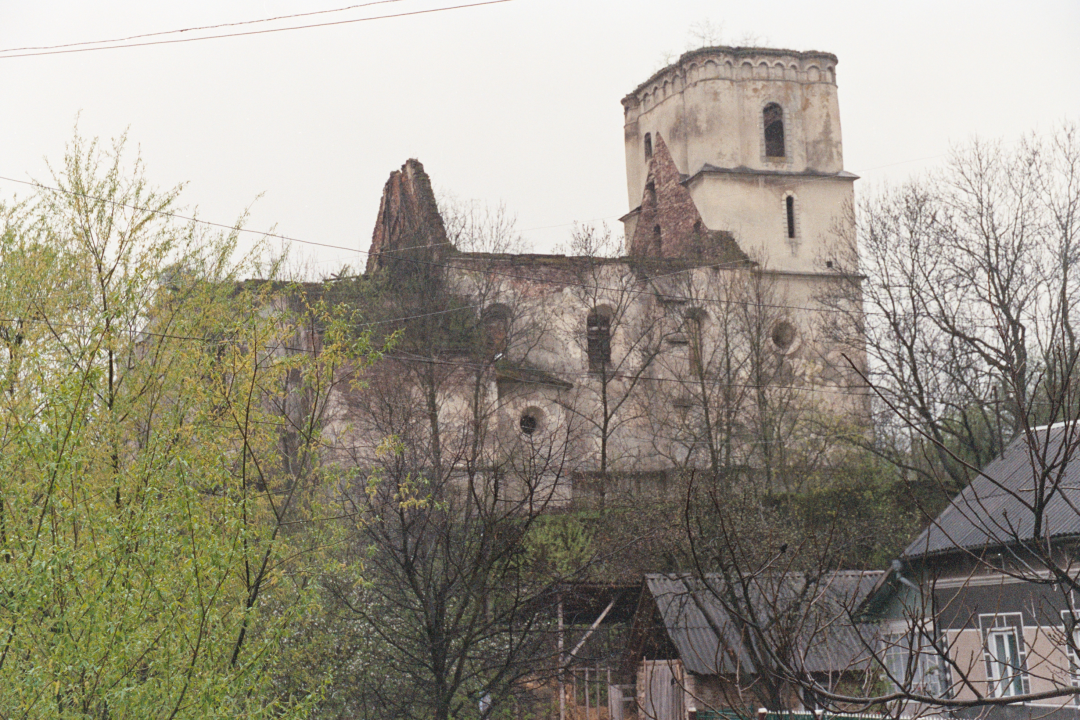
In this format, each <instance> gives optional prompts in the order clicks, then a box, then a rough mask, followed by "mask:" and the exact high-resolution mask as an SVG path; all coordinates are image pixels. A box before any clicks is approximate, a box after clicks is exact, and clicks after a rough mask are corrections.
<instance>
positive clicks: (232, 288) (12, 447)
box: [0, 138, 368, 718]
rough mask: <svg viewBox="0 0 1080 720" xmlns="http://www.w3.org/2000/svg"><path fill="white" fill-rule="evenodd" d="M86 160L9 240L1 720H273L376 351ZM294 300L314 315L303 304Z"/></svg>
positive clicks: (129, 182)
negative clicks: (333, 400) (338, 422)
mask: <svg viewBox="0 0 1080 720" xmlns="http://www.w3.org/2000/svg"><path fill="white" fill-rule="evenodd" d="M123 145H124V141H123V139H121V140H120V141H118V142H115V143H114V144H113V145H112V147H110V148H103V147H101V146H99V145H98V143H97V142H87V141H84V140H82V139H79V138H76V139H75V140H74V141H73V143H72V144H71V145H70V146H69V147H68V152H67V154H66V157H65V159H64V163H63V166H62V167H60V168H59V169H57V170H54V173H53V175H54V177H53V180H52V183H51V185H52V186H53V187H52V188H44V187H43V188H42V189H41V190H40V191H39V192H38V193H37V194H36V195H35V196H34V197H32V198H31V199H30V200H28V201H25V202H23V203H20V204H16V205H14V206H10V207H6V208H3V216H2V219H3V223H4V224H3V227H2V236H0V345H2V352H0V355H2V361H0V387H2V393H0V716H3V717H62V718H69V717H70V718H76V717H80V718H81V717H101V718H105V717H108V718H124V717H132V718H135V717H139V718H143V717H170V718H171V717H176V718H180V717H186V718H207V717H262V716H275V717H278V716H287V715H289V714H290V712H294V711H295V712H299V711H301V710H303V702H302V701H303V698H288V697H276V696H274V694H272V693H271V692H270V690H271V684H270V680H271V678H272V676H273V672H274V669H275V663H276V659H277V657H278V655H279V652H278V650H279V647H280V644H281V641H282V640H283V638H285V636H286V635H287V634H288V632H289V630H290V626H291V624H292V623H293V621H294V619H295V617H296V616H298V615H299V614H301V613H303V612H305V610H306V608H308V606H309V604H310V603H311V602H312V601H313V598H314V595H313V593H311V592H310V590H309V589H308V588H309V585H310V583H309V582H307V578H308V577H309V575H310V572H311V568H310V564H311V562H312V560H313V558H315V557H316V556H315V555H314V552H313V548H314V546H315V545H316V544H317V543H318V533H315V532H298V531H297V530H296V528H300V527H305V526H306V525H307V523H306V521H308V520H310V519H312V517H313V516H317V515H318V513H319V506H320V503H321V495H322V493H321V492H320V489H319V488H320V483H323V482H325V481H326V480H327V478H326V477H325V473H324V470H323V469H322V468H321V467H320V463H319V461H318V455H317V452H316V451H317V450H318V449H319V443H320V437H321V432H320V430H321V425H322V421H323V418H324V409H323V408H324V403H325V402H326V399H327V397H328V396H329V394H330V392H331V391H332V390H333V388H334V386H335V384H336V383H338V382H341V377H342V376H343V373H342V369H343V368H346V367H350V366H353V365H355V364H356V363H357V362H360V361H362V360H363V358H364V356H365V354H366V353H367V352H368V348H367V346H366V344H365V338H364V337H363V336H358V335H357V334H356V333H355V331H350V330H349V329H348V326H349V324H348V323H347V322H345V321H346V320H347V318H342V317H335V316H334V314H333V313H331V312H330V311H329V309H328V308H327V306H326V305H324V304H322V303H320V302H319V301H318V300H316V299H310V300H308V301H306V302H298V301H296V300H289V299H288V298H289V297H290V295H289V288H288V287H287V286H285V285H283V284H280V283H277V284H270V283H264V282H258V283H257V282H251V281H247V282H241V278H243V277H244V276H250V275H252V274H255V273H258V272H265V271H267V270H269V271H270V272H271V273H272V272H273V270H274V268H273V267H269V268H267V267H260V266H259V265H258V264H257V263H256V257H257V256H256V255H251V256H248V257H246V258H243V259H241V260H239V261H234V260H233V257H234V255H235V254H236V253H235V251H236V243H237V234H238V231H233V232H226V233H217V234H207V233H206V232H204V231H203V229H202V226H201V225H200V224H199V223H197V222H193V221H192V222H189V221H181V220H179V219H178V218H177V217H176V215H175V213H176V212H177V208H176V203H177V197H178V191H179V188H177V189H173V190H168V191H159V190H157V189H154V188H152V187H151V186H150V185H149V184H148V183H147V181H146V180H145V179H144V175H143V168H142V165H141V163H140V162H138V161H136V162H135V163H134V168H133V171H129V170H126V169H125V168H126V165H125V162H124V160H123ZM293 297H295V296H293Z"/></svg>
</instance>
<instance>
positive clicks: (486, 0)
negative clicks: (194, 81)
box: [0, 0, 511, 60]
mask: <svg viewBox="0 0 1080 720" xmlns="http://www.w3.org/2000/svg"><path fill="white" fill-rule="evenodd" d="M384 1H386V2H389V1H391V0H384ZM505 2H511V0H483V1H482V2H474V3H468V4H464V5H449V6H445V7H438V8H429V9H427V10H412V11H409V12H400V13H393V14H391V15H377V16H375V17H363V18H353V19H351V20H333V21H330V22H321V23H311V24H309V25H293V26H290V27H283V28H268V29H266V30H248V31H245V32H235V33H223V34H221V35H204V36H202V37H191V38H175V39H171V40H152V41H150V42H135V43H124V44H120V45H105V46H101V47H71V48H61V49H56V50H38V51H33V52H20V53H17V54H11V55H2V56H0V60H8V59H11V58H23V57H35V56H39V55H65V54H68V53H81V52H94V51H97V50H119V49H122V48H132V47H147V46H150V45H173V44H176V43H188V42H197V41H199V40H220V39H222V38H232V37H244V36H248V35H265V34H268V33H278V32H286V31H289V30H307V29H310V28H319V27H331V26H334V25H350V24H352V23H360V22H368V21H370V20H389V19H391V18H401V17H412V16H414V15H428V14H431V13H437V12H445V11H448V10H463V9H466V8H474V7H482V6H484V5H498V4H500V3H505ZM372 4H375V3H372ZM177 32H180V31H177Z"/></svg>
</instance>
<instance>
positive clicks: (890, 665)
mask: <svg viewBox="0 0 1080 720" xmlns="http://www.w3.org/2000/svg"><path fill="white" fill-rule="evenodd" d="M883 640H884V643H885V672H886V679H887V680H888V681H889V683H890V684H891V685H892V686H893V689H894V690H900V689H901V688H903V689H906V690H910V691H913V692H917V693H921V694H926V695H930V696H932V697H944V696H945V694H946V689H947V688H948V682H947V680H946V676H947V672H948V670H947V668H946V667H945V664H944V663H943V662H942V658H941V657H940V654H939V652H938V650H937V649H936V648H935V647H934V644H933V643H932V642H931V641H930V639H929V638H928V637H926V636H925V635H924V634H923V633H913V632H911V631H910V630H909V631H908V632H902V633H889V634H886V635H885V636H884V637H883ZM913 646H914V647H915V648H916V650H915V655H916V657H915V658H914V659H913V658H912V647H913Z"/></svg>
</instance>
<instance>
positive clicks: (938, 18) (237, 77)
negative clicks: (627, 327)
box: [0, 0, 1080, 273]
mask: <svg viewBox="0 0 1080 720" xmlns="http://www.w3.org/2000/svg"><path fill="white" fill-rule="evenodd" d="M359 1H362V0H351V2H350V0H337V1H335V0H304V1H301V0H273V1H264V2H256V1H254V0H233V1H231V2H220V1H218V2H207V1H204V0H190V1H188V2H184V3H169V4H165V3H152V2H146V0H139V1H136V0H123V1H122V0H101V1H99V2H85V1H83V2H75V1H74V0H72V1H68V2H58V1H51V0H36V1H34V2H30V1H29V0H21V1H20V0H0V50H4V49H10V48H21V47H27V46H46V45H48V46H52V45H58V44H63V43H74V42H83V41H91V40H105V39H111V38H120V37H126V36H130V35H135V34H142V33H151V32H158V31H165V30H174V29H181V28H191V27H196V26H204V25H213V24H218V23H230V22H239V21H245V20H255V19H260V18H267V17H272V16H276V15H283V14H290V13H302V12H311V11H315V10H330V9H335V8H341V7H345V6H347V5H350V4H355V3H356V2H359ZM482 1H483V0H387V1H385V2H383V3H380V4H376V5H372V6H369V7H362V8H356V9H353V10H350V11H347V12H340V13H330V14H324V15H317V16H310V17H306V18H294V19H292V20H286V21H281V22H278V23H273V24H270V25H248V26H240V27H234V28H227V29H222V30H218V31H214V32H245V31H252V30H259V29H267V28H277V27H286V26H290V25H299V24H311V23H317V22H335V21H342V20H353V19H356V18H363V17H374V16H379V15H389V14H396V13H411V12H416V11H420V10H428V9H434V8H440V7H448V6H454V5H462V4H468V3H474V2H482ZM705 22H708V23H711V25H712V26H713V27H714V28H719V29H720V30H721V32H722V38H721V39H722V41H723V42H724V43H725V44H737V43H740V42H742V41H745V40H747V39H756V40H757V41H758V42H759V43H760V44H764V45H769V46H773V47H786V48H793V49H797V50H811V49H813V50H825V51H829V52H832V53H835V54H836V55H837V56H838V57H839V59H840V64H839V67H838V72H837V80H838V85H839V93H840V111H841V118H842V126H843V127H842V131H843V140H844V156H845V165H846V167H847V169H848V170H851V171H852V172H855V173H857V174H859V175H861V176H862V177H863V178H864V180H863V181H861V182H860V183H857V184H856V192H859V191H860V188H862V189H864V190H865V189H869V188H870V187H871V186H872V185H873V184H875V183H880V182H882V181H886V180H887V181H889V182H899V181H902V180H903V179H904V178H906V177H908V176H909V175H910V174H911V173H915V172H920V171H923V170H925V169H926V168H928V167H931V166H933V165H934V164H937V163H940V162H941V161H942V159H943V158H942V156H943V155H944V154H945V153H947V152H948V149H949V147H950V145H951V144H954V143H957V142H963V141H965V140H967V139H970V138H971V137H973V136H975V135H979V136H983V137H992V138H1002V139H1005V140H1008V141H1013V140H1015V139H1016V138H1018V137H1019V136H1020V135H1021V134H1022V133H1024V132H1027V131H1031V130H1049V129H1052V127H1053V126H1054V125H1055V124H1058V123H1060V122H1061V121H1062V120H1065V119H1067V118H1071V119H1073V120H1077V119H1080V80H1078V69H1080V40H1078V38H1080V2H1077V0H1027V1H1025V2H1019V1H1017V0H1012V1H1010V2H1000V1H989V0H982V1H979V2H974V1H972V2H959V1H953V0H935V1H932V2H931V1H922V0H918V1H913V0H905V1H904V2H896V1H895V0H891V1H889V2H877V1H876V0H859V1H847V0H833V1H831V2H828V3H822V2H787V1H785V2H780V1H774V0H752V1H748V0H742V1H741V2H730V1H728V0H708V1H706V0H663V1H662V2H658V1H645V0H577V1H572V0H508V1H506V2H500V3H495V4H487V5H484V6H480V7H473V8H464V9H454V10H446V11H439V12H431V13H427V14H413V15H408V16H404V17H397V18H390V19H383V20H371V21H365V22H351V23H344V24H338V25H334V26H329V27H317V28H311V29H301V30H292V31H287V32H273V33H263V34H258V35H247V36H242V37H231V38H224V39H212V40H204V41H198V42H179V43H172V44H156V45H152V46H146V47H131V48H126V49H112V50H100V51H96V52H81V53H63V54H46V55H34V56H29V57H13V56H12V55H14V54H17V53H2V52H0V176H4V177H14V178H21V179H26V178H29V177H33V178H35V179H42V180H44V179H47V178H48V173H47V171H46V169H45V165H44V158H46V157H48V158H52V159H56V160H59V158H60V157H61V156H62V153H63V147H64V143H65V142H66V141H67V140H68V139H70V137H71V136H72V129H73V126H74V123H75V118H76V114H78V113H80V112H81V119H80V121H79V124H80V129H81V131H82V133H83V134H84V135H87V136H101V137H105V138H108V137H112V136H115V135H118V134H119V133H121V132H123V131H124V129H125V128H129V129H130V130H129V137H130V140H131V141H132V142H134V143H137V144H138V145H139V146H140V147H141V150H142V153H143V156H144V159H145V161H146V163H147V166H148V170H149V174H150V177H151V179H152V180H153V181H154V182H155V183H156V184H158V185H163V186H171V185H174V184H176V183H179V182H186V183H188V184H187V188H186V190H185V192H184V195H183V199H184V201H185V203H186V204H187V205H188V206H189V207H195V206H197V207H198V209H199V213H200V216H201V217H203V218H205V219H208V220H214V221H220V222H226V223H228V222H232V221H233V220H234V219H235V218H236V217H237V216H238V215H239V214H240V213H241V212H242V211H243V209H244V208H245V207H248V206H251V216H250V220H249V222H248V227H250V228H253V229H260V230H265V229H268V228H270V227H271V226H273V225H275V224H276V226H277V232H279V233H281V234H284V235H288V236H292V237H296V238H301V239H304V240H309V241H313V242H319V243H326V244H330V245H336V246H340V247H342V248H347V249H343V250H334V249H328V248H316V247H313V246H306V247H305V246H298V247H297V249H298V250H300V251H301V254H302V255H304V256H306V257H308V258H309V259H310V261H311V262H312V263H313V264H314V269H315V271H316V272H317V273H330V272H334V271H336V270H337V269H338V268H339V267H340V266H341V264H343V263H349V264H351V265H352V266H353V267H356V266H362V265H363V262H364V255H362V254H361V253H360V252H358V251H361V250H366V249H367V246H368V243H369V241H370V237H371V230H372V227H373V224H374V221H375V213H376V210H377V208H378V202H379V194H380V192H381V189H382V185H383V183H384V182H385V181H386V178H387V176H388V174H389V173H390V172H391V171H392V170H394V169H395V168H397V167H399V166H400V165H401V164H402V163H403V162H404V161H405V160H406V159H407V158H409V157H416V158H419V159H420V160H421V161H422V162H423V163H424V166H425V168H426V169H427V171H428V173H429V174H430V175H431V177H432V180H433V182H434V184H435V186H436V188H437V189H438V190H441V191H444V192H451V193H453V194H455V195H457V196H459V197H461V198H466V199H469V198H476V199H479V200H482V201H485V202H488V203H499V202H503V203H505V205H506V207H507V208H508V209H509V210H510V211H511V212H512V213H514V214H516V215H517V218H518V227H519V229H520V230H521V231H522V233H523V235H524V236H525V238H526V239H527V240H528V241H529V242H530V243H531V244H532V246H533V247H534V248H535V249H536V250H537V251H547V250H550V248H551V247H552V246H553V245H555V244H556V243H559V242H564V241H565V240H566V238H567V237H568V235H569V233H570V230H571V224H572V223H573V222H574V221H584V222H588V221H597V220H607V221H608V222H609V223H611V224H612V225H613V226H614V227H615V229H620V228H619V223H618V222H617V220H616V218H618V217H619V216H620V215H622V214H623V213H625V212H626V211H627V210H628V206H627V199H626V184H625V176H624V158H623V145H622V106H621V105H620V102H619V101H620V99H621V98H622V97H623V96H624V95H625V94H626V93H628V92H629V91H630V90H632V89H634V87H636V86H637V85H638V84H639V83H640V82H642V81H644V80H645V79H646V78H647V77H648V76H649V75H650V74H651V73H652V72H654V71H655V70H657V69H659V68H660V67H661V66H663V65H664V64H665V59H668V58H670V59H674V57H677V55H678V54H679V53H681V52H683V51H684V50H686V49H687V48H688V46H689V45H690V44H691V43H692V42H693V40H692V38H691V35H692V28H694V27H695V26H700V25H701V24H702V23H705ZM197 35H198V33H193V32H189V33H184V34H183V35H182V36H178V37H182V38H185V39H186V38H190V37H195V36H197ZM159 39H173V38H171V37H165V36H163V37H160V38H159ZM138 42H146V40H141V41H138ZM16 192H18V193H19V194H20V195H25V194H26V188H24V187H20V186H18V185H16V184H13V183H10V182H8V181H2V180H0V198H10V197H11V196H12V195H13V194H14V193H16ZM260 195H261V198H260V199H258V200H257V201H256V198H257V197H258V196H260ZM253 203H254V204H253Z"/></svg>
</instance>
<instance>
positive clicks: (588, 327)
mask: <svg viewBox="0 0 1080 720" xmlns="http://www.w3.org/2000/svg"><path fill="white" fill-rule="evenodd" d="M585 335H586V341H587V347H586V352H587V354H588V356H589V371H590V372H600V371H602V370H603V369H604V368H605V367H607V366H608V365H609V364H610V363H611V309H610V308H607V307H604V306H600V307H595V308H593V309H592V310H590V311H589V314H588V316H587V317H586V318H585Z"/></svg>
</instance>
